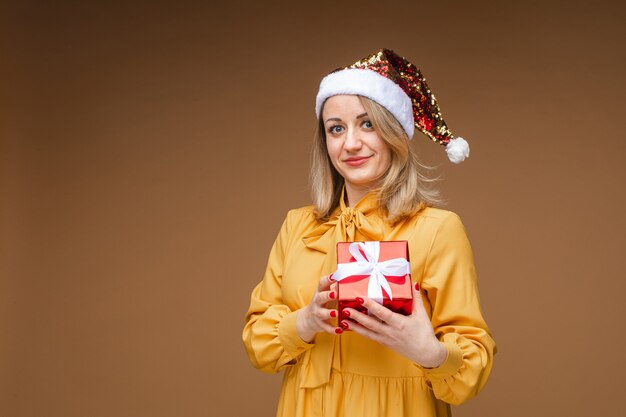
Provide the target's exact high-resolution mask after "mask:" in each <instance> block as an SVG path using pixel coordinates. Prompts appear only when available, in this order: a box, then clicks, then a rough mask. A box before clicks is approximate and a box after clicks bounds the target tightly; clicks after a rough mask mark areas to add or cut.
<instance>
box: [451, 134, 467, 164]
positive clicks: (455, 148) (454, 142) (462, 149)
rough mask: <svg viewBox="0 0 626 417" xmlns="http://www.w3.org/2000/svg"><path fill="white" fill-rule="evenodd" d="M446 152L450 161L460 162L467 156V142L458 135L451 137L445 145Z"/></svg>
mask: <svg viewBox="0 0 626 417" xmlns="http://www.w3.org/2000/svg"><path fill="white" fill-rule="evenodd" d="M446 153H447V154H448V159H449V160H450V161H451V162H453V163H455V164H460V163H461V162H463V161H464V160H465V158H467V157H469V144H468V143H467V141H466V140H465V139H463V138H460V137H459V138H455V139H451V140H450V142H448V144H447V145H446Z"/></svg>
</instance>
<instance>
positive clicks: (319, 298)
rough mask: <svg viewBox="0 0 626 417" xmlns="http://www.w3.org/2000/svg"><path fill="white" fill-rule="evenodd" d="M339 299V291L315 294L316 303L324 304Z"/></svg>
mask: <svg viewBox="0 0 626 417" xmlns="http://www.w3.org/2000/svg"><path fill="white" fill-rule="evenodd" d="M336 299H337V291H322V292H318V293H317V294H315V296H314V297H313V301H314V302H315V304H317V305H320V306H323V305H324V304H326V303H328V302H330V301H334V300H336Z"/></svg>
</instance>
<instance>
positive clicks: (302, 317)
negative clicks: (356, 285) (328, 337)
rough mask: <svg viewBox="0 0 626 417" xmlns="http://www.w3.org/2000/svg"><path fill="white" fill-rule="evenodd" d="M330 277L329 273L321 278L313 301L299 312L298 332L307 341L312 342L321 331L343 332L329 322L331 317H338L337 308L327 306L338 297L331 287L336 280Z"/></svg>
mask: <svg viewBox="0 0 626 417" xmlns="http://www.w3.org/2000/svg"><path fill="white" fill-rule="evenodd" d="M330 277H331V275H327V276H325V277H322V279H320V283H319V285H318V286H317V290H316V291H315V294H314V295H313V299H312V300H311V303H310V304H309V305H308V306H306V307H304V308H302V309H300V310H299V312H298V317H297V318H296V332H297V333H298V336H300V338H301V339H302V340H304V341H305V342H307V343H311V342H312V341H313V338H315V335H316V334H317V333H319V332H328V333H333V334H339V333H341V332H342V329H341V328H340V327H333V326H331V325H330V323H328V320H329V319H331V318H333V317H337V310H332V309H328V308H326V304H327V303H328V302H329V301H332V300H334V299H335V298H336V297H337V292H336V291H335V290H334V288H331V285H333V283H334V281H333V280H332V279H331V278H330ZM335 285H336V284H335Z"/></svg>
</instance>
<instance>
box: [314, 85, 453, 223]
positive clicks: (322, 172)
mask: <svg viewBox="0 0 626 417" xmlns="http://www.w3.org/2000/svg"><path fill="white" fill-rule="evenodd" d="M358 97H359V98H360V100H361V103H362V104H363V108H365V111H366V112H367V114H368V116H369V117H370V120H371V121H372V124H373V125H374V129H376V131H377V132H378V134H379V136H380V137H381V139H382V140H383V141H384V142H385V143H386V144H387V146H388V147H389V149H390V150H391V164H390V166H389V169H388V170H387V172H386V173H385V174H384V175H383V178H382V180H381V183H380V187H379V188H378V189H377V190H376V192H377V196H378V205H379V207H380V208H381V209H382V211H383V214H384V216H385V217H386V219H387V221H388V222H389V223H391V224H396V223H398V222H400V221H402V220H404V219H405V218H407V217H409V216H411V215H413V214H415V213H417V212H418V211H420V210H421V209H423V208H424V207H426V206H436V205H442V204H443V201H442V200H441V198H440V195H439V191H437V190H436V189H434V188H432V186H431V183H433V182H434V181H436V180H437V179H432V178H429V177H428V176H426V175H424V174H422V173H421V172H420V170H421V169H425V170H432V168H431V167H427V166H425V165H423V164H422V163H421V162H420V161H419V159H418V156H417V151H416V150H415V149H414V147H413V146H411V145H410V143H409V138H408V137H407V135H406V133H405V132H404V129H402V126H401V125H400V123H398V121H397V120H396V118H395V117H394V116H393V115H392V114H391V113H390V112H389V111H388V110H387V109H385V108H384V107H382V106H381V105H380V104H378V103H376V102H375V101H372V100H370V99H368V98H366V97H362V96H358ZM322 113H323V107H322V110H320V118H319V120H318V124H317V128H316V130H315V135H314V144H313V155H312V165H311V175H310V180H311V193H312V198H313V205H314V206H315V215H316V217H317V218H318V219H320V220H327V219H328V218H329V217H330V215H331V214H332V212H333V210H334V209H335V208H336V207H337V206H338V205H339V199H340V198H341V190H342V188H343V185H344V179H343V177H342V176H341V175H340V174H339V173H338V172H337V170H336V169H335V167H334V166H333V164H332V162H331V160H330V158H329V156H328V152H327V150H326V130H325V128H324V122H323V120H322V116H321V115H322Z"/></svg>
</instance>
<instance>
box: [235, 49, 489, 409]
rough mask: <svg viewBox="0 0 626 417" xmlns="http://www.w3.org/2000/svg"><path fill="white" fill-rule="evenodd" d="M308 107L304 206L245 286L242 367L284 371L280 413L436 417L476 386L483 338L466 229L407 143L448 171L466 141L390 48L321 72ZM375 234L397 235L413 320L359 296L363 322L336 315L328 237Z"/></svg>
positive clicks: (485, 353) (481, 378) (354, 315)
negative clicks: (259, 273)
mask: <svg viewBox="0 0 626 417" xmlns="http://www.w3.org/2000/svg"><path fill="white" fill-rule="evenodd" d="M316 112H317V115H318V118H319V125H318V129H317V132H316V135H315V139H316V143H315V147H314V152H313V154H314V157H313V159H314V162H313V167H312V176H311V177H312V187H313V200H314V205H313V206H308V207H303V208H299V209H295V210H291V211H290V212H289V213H288V215H287V218H286V219H285V221H284V223H283V225H282V228H281V230H280V233H279V235H278V237H277V239H276V242H275V243H274V246H273V248H272V250H271V253H270V256H269V261H268V266H267V270H266V272H265V276H264V278H263V280H262V281H261V283H260V284H259V285H258V286H257V287H256V288H255V289H254V291H253V292H252V296H251V303H250V308H249V310H248V313H247V315H246V326H245V328H244V331H243V340H244V344H245V346H246V349H247V352H248V355H249V357H250V360H251V361H252V363H253V364H254V365H255V366H256V367H257V368H258V369H261V370H263V371H267V372H278V371H280V370H284V371H285V375H284V379H283V385H282V389H281V394H280V400H279V405H278V412H277V415H278V416H289V417H291V416H360V417H361V416H366V417H367V416H376V417H380V416H403V415H406V416H448V415H450V406H449V404H459V403H461V402H463V401H465V400H467V399H468V398H471V397H472V396H474V395H476V394H477V393H478V391H479V390H480V389H481V388H482V387H483V385H484V384H485V382H486V380H487V377H488V375H489V372H490V370H491V366H492V360H493V355H494V353H495V344H494V341H493V339H492V338H491V336H490V333H489V329H488V327H487V325H486V323H485V321H484V320H483V318H482V315H481V312H480V306H479V301H478V291H477V285H476V274H475V269H474V263H473V256H472V252H471V248H470V245H469V242H468V240H467V237H466V234H465V230H464V227H463V225H462V223H461V221H460V219H459V217H458V216H457V215H456V214H454V213H452V212H450V211H446V210H441V209H436V208H433V207H432V205H433V204H434V203H436V194H435V193H433V192H432V191H430V190H428V188H426V187H424V182H425V178H423V177H422V176H420V174H419V173H418V171H417V168H418V166H417V159H416V155H415V151H414V150H413V149H412V148H411V147H410V146H409V140H410V138H411V137H412V136H413V131H414V128H415V127H417V128H418V129H419V130H420V131H422V133H425V134H426V135H427V136H429V137H431V138H432V139H434V140H437V141H439V142H440V143H442V144H444V145H446V151H447V152H448V156H449V157H450V159H451V160H452V161H453V162H457V163H458V162H460V161H461V160H463V159H464V158H465V157H466V156H468V154H469V149H468V147H467V143H466V142H465V141H464V140H463V139H462V138H456V139H453V137H452V135H451V134H450V132H449V130H448V129H447V127H446V125H445V123H444V122H443V119H442V117H441V113H440V111H439V107H438V105H437V103H436V101H435V99H434V96H432V94H431V93H430V90H429V89H428V86H427V85H426V83H425V81H424V79H423V77H422V75H421V73H420V72H419V71H418V70H417V69H416V68H415V67H414V66H413V65H412V64H410V63H409V62H408V61H406V60H405V59H404V58H401V57H399V56H398V55H396V54H395V53H393V52H392V51H390V50H381V51H379V52H378V53H376V54H374V55H372V56H369V57H367V58H365V59H363V60H360V61H358V62H356V63H355V64H353V65H351V66H350V67H346V68H342V69H339V70H337V71H335V72H333V73H331V74H329V75H328V76H327V77H325V78H324V80H322V83H321V85H320V90H319V92H318V96H317V103H316ZM383 240H406V241H408V246H409V258H410V263H411V275H412V279H413V281H414V282H415V286H414V290H413V313H412V314H411V315H409V316H404V315H400V314H398V313H395V312H392V311H391V310H389V309H387V308H386V307H383V306H382V305H380V304H378V303H376V302H375V301H373V300H371V299H369V298H368V297H363V299H362V300H359V301H360V302H361V301H362V304H363V306H364V307H365V308H367V310H368V312H369V314H362V313H360V312H358V311H357V310H355V309H351V308H347V309H345V310H343V311H344V312H343V315H344V316H343V317H337V316H338V314H339V313H338V310H337V309H336V303H335V304H333V301H334V300H335V298H336V294H337V292H336V285H337V284H336V283H335V282H333V279H332V273H333V272H334V271H335V270H336V268H337V263H336V244H337V242H342V241H383ZM347 330H350V331H347Z"/></svg>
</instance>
